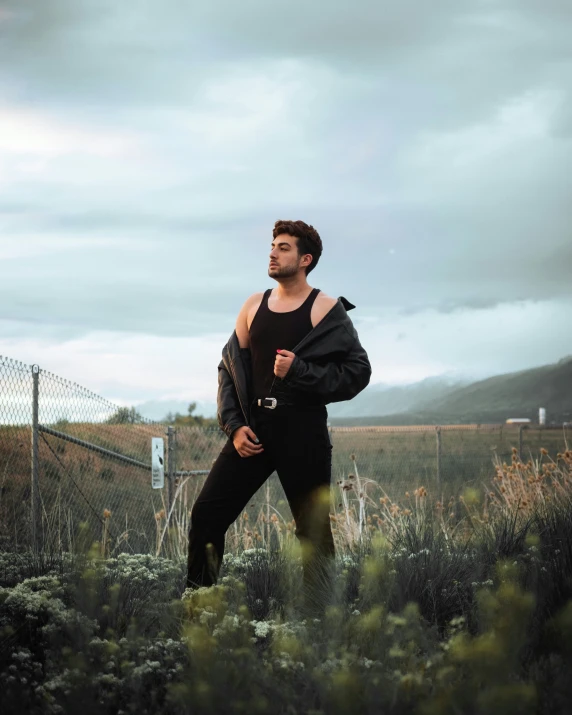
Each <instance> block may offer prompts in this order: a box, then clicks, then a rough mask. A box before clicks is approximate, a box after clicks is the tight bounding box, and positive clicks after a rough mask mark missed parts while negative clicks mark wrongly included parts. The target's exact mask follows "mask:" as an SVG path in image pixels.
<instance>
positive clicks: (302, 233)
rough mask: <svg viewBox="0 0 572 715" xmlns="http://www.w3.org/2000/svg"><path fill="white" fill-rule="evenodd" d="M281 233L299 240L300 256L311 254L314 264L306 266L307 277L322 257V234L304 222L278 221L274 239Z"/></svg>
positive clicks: (275, 225) (273, 233) (274, 230)
mask: <svg viewBox="0 0 572 715" xmlns="http://www.w3.org/2000/svg"><path fill="white" fill-rule="evenodd" d="M281 233H287V234H288V235H289V236H294V237H295V238H297V239H298V240H297V245H298V255H299V256H304V255H305V254H306V253H310V254H311V256H312V262H311V263H310V265H309V266H306V275H308V273H309V272H310V271H313V270H314V268H315V267H316V266H317V265H318V261H319V260H320V256H321V255H322V239H321V238H320V234H319V233H318V232H317V231H316V229H315V228H314V227H313V226H309V225H308V224H307V223H304V221H283V220H281V219H280V220H278V221H276V223H275V224H274V229H273V230H272V238H276V236H280V234H281Z"/></svg>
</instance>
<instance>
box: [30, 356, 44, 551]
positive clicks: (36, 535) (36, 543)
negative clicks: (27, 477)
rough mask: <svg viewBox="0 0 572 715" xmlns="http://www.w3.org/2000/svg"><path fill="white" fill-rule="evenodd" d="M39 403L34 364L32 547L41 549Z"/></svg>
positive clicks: (37, 374)
mask: <svg viewBox="0 0 572 715" xmlns="http://www.w3.org/2000/svg"><path fill="white" fill-rule="evenodd" d="M39 404H40V368H39V366H38V365H32V455H31V456H32V485H31V486H32V489H31V514H30V518H31V523H32V549H33V551H34V552H36V553H38V552H39V551H40V546H41V544H40V534H41V516H42V512H41V510H40V483H39V478H38V467H39V459H38V448H39V443H38V438H39V434H40V432H39V429H38V425H39Z"/></svg>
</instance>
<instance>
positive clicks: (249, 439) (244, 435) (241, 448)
mask: <svg viewBox="0 0 572 715" xmlns="http://www.w3.org/2000/svg"><path fill="white" fill-rule="evenodd" d="M257 442H258V437H257V436H256V435H255V434H254V432H253V431H252V430H251V429H250V427H248V426H247V425H244V426H243V427H239V428H238V429H236V430H234V432H233V433H232V443H233V444H234V448H235V449H236V451H237V452H238V453H239V454H240V456H241V457H254V456H255V455H256V454H261V453H262V452H264V450H263V448H262V445H261V444H256V443H257Z"/></svg>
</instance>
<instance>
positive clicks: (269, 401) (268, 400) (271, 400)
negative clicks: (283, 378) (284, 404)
mask: <svg viewBox="0 0 572 715" xmlns="http://www.w3.org/2000/svg"><path fill="white" fill-rule="evenodd" d="M255 402H256V404H257V405H258V407H267V408H268V409H269V410H274V409H276V406H277V405H278V400H277V399H276V398H275V397H261V398H259V399H257V400H255Z"/></svg>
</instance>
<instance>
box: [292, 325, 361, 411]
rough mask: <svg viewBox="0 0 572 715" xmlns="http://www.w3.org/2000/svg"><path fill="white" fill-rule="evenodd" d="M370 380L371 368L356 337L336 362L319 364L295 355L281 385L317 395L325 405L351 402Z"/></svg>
mask: <svg viewBox="0 0 572 715" xmlns="http://www.w3.org/2000/svg"><path fill="white" fill-rule="evenodd" d="M370 378H371V365H370V363H369V359H368V357H367V353H366V351H365V350H364V348H363V347H362V345H361V343H360V341H359V338H358V337H357V335H356V337H355V340H354V342H353V344H352V346H351V348H350V350H349V351H348V352H347V353H346V354H345V355H344V356H343V357H341V358H339V359H338V360H335V361H332V362H327V363H325V364H318V363H316V362H308V361H306V360H302V359H301V358H300V357H298V356H297V355H296V357H295V358H294V360H293V361H292V365H291V366H290V370H288V373H287V374H286V377H285V378H284V383H285V384H287V385H288V386H289V387H291V388H292V389H295V390H303V391H306V392H312V393H314V394H316V395H319V396H320V397H321V398H322V399H323V400H324V402H325V403H326V404H327V403H329V402H342V401H343V400H351V399H352V397H355V396H356V395H357V394H358V393H359V392H361V391H362V390H363V389H364V388H365V387H366V386H367V385H368V384H369V380H370Z"/></svg>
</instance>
